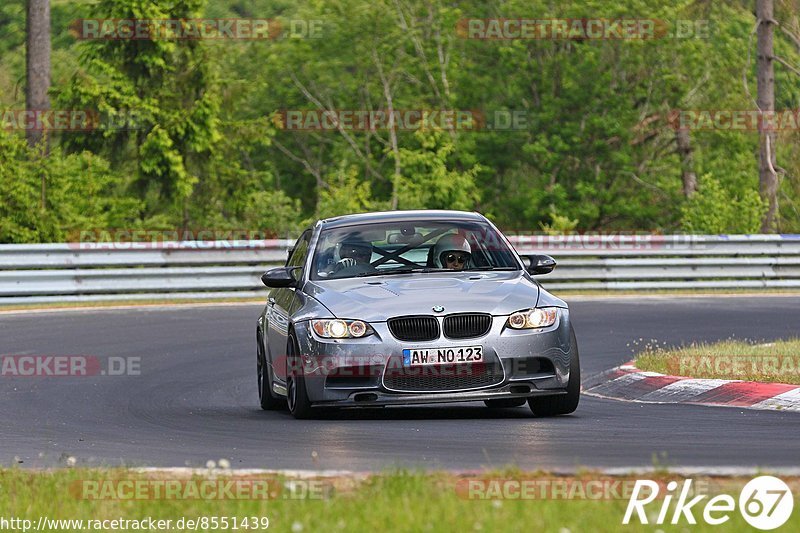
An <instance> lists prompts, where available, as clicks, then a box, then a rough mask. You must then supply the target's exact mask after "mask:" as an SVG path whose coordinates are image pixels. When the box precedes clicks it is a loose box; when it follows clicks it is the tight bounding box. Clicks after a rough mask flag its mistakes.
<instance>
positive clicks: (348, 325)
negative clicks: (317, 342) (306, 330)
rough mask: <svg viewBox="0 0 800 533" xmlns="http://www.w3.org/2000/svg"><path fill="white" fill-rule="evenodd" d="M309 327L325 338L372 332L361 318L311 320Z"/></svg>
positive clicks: (347, 336)
mask: <svg viewBox="0 0 800 533" xmlns="http://www.w3.org/2000/svg"><path fill="white" fill-rule="evenodd" d="M311 327H312V328H314V332H315V333H316V334H317V335H319V336H320V337H324V338H326V339H348V338H359V337H366V336H367V335H372V334H373V333H374V332H373V331H372V328H371V327H369V325H368V324H367V323H366V322H364V321H362V320H339V319H333V320H312V321H311Z"/></svg>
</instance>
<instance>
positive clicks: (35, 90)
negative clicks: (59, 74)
mask: <svg viewBox="0 0 800 533" xmlns="http://www.w3.org/2000/svg"><path fill="white" fill-rule="evenodd" d="M25 67H26V71H27V72H26V74H27V84H26V90H25V98H26V107H27V109H28V110H29V111H34V112H36V111H46V110H49V109H50V97H49V96H48V94H47V91H48V90H49V89H50V0H28V15H27V37H26V54H25ZM42 134H43V132H42V130H37V129H29V130H27V132H26V136H27V138H28V144H30V145H31V146H37V145H38V144H39V143H40V142H41V140H42V136H43V135H42ZM42 151H43V153H45V154H46V153H47V151H48V146H47V136H46V135H45V144H44V146H43V150H42Z"/></svg>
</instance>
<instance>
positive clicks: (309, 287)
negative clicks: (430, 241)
mask: <svg viewBox="0 0 800 533" xmlns="http://www.w3.org/2000/svg"><path fill="white" fill-rule="evenodd" d="M305 292H306V293H308V294H309V295H311V296H312V297H314V298H316V299H317V300H319V301H320V302H321V303H322V304H323V305H324V306H325V307H327V308H328V309H329V310H330V311H331V312H332V313H333V314H334V315H335V316H336V317H338V318H358V319H361V320H366V321H368V322H382V321H385V320H386V319H387V318H391V317H393V316H402V315H430V314H433V310H432V308H433V306H438V305H440V306H442V307H444V313H443V314H451V313H466V312H480V313H491V314H492V315H509V314H511V313H513V312H514V311H519V310H520V309H527V308H530V307H534V306H535V305H536V302H537V300H538V298H539V286H538V285H537V284H536V283H535V282H532V281H531V280H530V279H528V278H527V277H526V276H525V275H523V273H522V272H521V271H518V272H463V273H456V272H446V273H436V272H431V273H425V274H396V275H389V276H372V277H367V278H348V279H339V280H320V281H310V282H308V283H307V284H306V286H305Z"/></svg>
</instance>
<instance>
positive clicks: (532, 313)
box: [508, 307, 558, 329]
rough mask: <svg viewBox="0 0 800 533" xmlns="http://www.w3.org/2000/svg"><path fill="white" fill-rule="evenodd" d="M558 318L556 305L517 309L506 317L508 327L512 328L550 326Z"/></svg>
mask: <svg viewBox="0 0 800 533" xmlns="http://www.w3.org/2000/svg"><path fill="white" fill-rule="evenodd" d="M556 320H558V307H537V308H536V309H527V310H525V311H517V312H516V313H514V314H513V315H511V316H510V317H508V327H510V328H513V329H535V328H546V327H549V326H552V325H553V324H555V323H556Z"/></svg>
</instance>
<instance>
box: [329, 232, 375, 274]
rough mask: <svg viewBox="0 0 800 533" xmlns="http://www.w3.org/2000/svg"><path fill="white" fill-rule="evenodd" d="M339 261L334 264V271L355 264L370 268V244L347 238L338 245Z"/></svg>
mask: <svg viewBox="0 0 800 533" xmlns="http://www.w3.org/2000/svg"><path fill="white" fill-rule="evenodd" d="M339 257H340V258H341V259H339V261H337V262H336V264H335V265H334V272H338V271H340V270H342V269H345V268H348V267H355V266H363V267H366V268H365V270H367V271H368V270H370V269H371V267H372V265H371V264H370V262H369V260H370V259H371V258H372V244H371V243H369V242H367V241H363V240H360V239H348V240H346V241H344V242H342V243H341V244H340V245H339Z"/></svg>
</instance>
